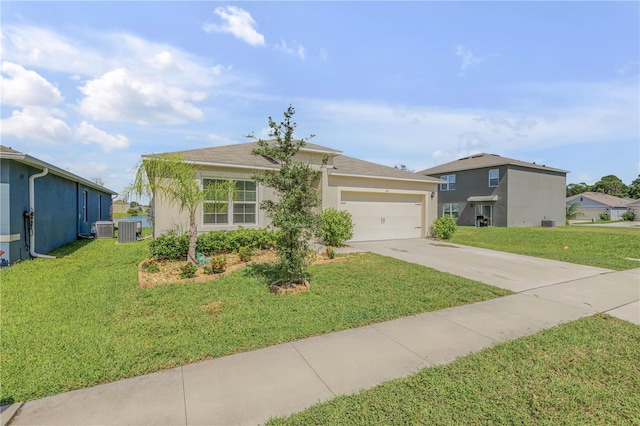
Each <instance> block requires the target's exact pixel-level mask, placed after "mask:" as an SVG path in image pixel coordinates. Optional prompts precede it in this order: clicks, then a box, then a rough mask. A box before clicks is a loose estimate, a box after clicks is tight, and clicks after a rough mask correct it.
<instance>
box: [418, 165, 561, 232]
mask: <svg viewBox="0 0 640 426" xmlns="http://www.w3.org/2000/svg"><path fill="white" fill-rule="evenodd" d="M418 173H420V174H422V175H427V176H432V177H434V178H440V179H442V180H443V181H444V183H442V184H440V188H439V192H438V216H439V217H440V216H443V215H450V216H452V217H453V218H455V219H456V220H457V223H458V225H463V226H474V225H475V226H509V227H518V226H541V225H542V222H543V221H555V222H556V223H558V224H564V221H565V216H566V215H565V193H566V177H567V173H568V172H567V171H566V170H561V169H556V168H552V167H547V166H546V165H543V164H535V163H528V162H525V161H520V160H514V159H512V158H506V157H501V156H499V155H495V154H486V153H482V154H475V155H471V156H468V157H464V158H461V159H459V160H455V161H451V162H449V163H446V164H442V165H439V166H436V167H432V168H429V169H426V170H422V171H420V172H418ZM545 224H549V225H551V224H552V222H546V223H545Z"/></svg>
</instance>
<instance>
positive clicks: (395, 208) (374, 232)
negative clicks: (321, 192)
mask: <svg viewBox="0 0 640 426" xmlns="http://www.w3.org/2000/svg"><path fill="white" fill-rule="evenodd" d="M422 199H423V197H422V196H421V195H414V194H383V193H367V192H347V191H343V192H342V194H341V202H340V209H341V210H346V211H348V212H349V213H351V216H352V220H353V238H352V241H368V240H391V239H396V238H420V236H421V235H420V234H421V231H422Z"/></svg>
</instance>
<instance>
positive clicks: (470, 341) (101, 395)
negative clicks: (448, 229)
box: [11, 240, 640, 425]
mask: <svg viewBox="0 0 640 426" xmlns="http://www.w3.org/2000/svg"><path fill="white" fill-rule="evenodd" d="M409 241H413V240H409ZM385 244H386V243H385ZM387 245H388V244H387ZM395 247H396V248H398V246H395ZM437 248H438V246H436V250H437ZM440 248H442V249H449V250H456V249H455V248H450V247H440ZM399 253H402V252H399ZM423 254H424V253H423ZM475 256H477V254H476V255H469V258H473V257H475ZM514 256H515V255H514ZM507 257H508V259H507V260H508V261H509V263H510V264H511V263H512V262H513V264H514V265H517V264H518V262H524V263H525V264H526V262H527V261H529V260H527V259H518V258H517V257H509V256H507ZM458 261H459V262H460V257H458ZM465 261H466V256H465ZM485 261H486V260H485ZM557 263H561V262H557ZM542 264H543V265H544V266H543V267H542V268H546V267H551V266H552V265H549V264H547V263H546V262H542ZM458 265H459V267H460V263H459V264H458ZM538 265H540V264H538ZM573 266H575V265H568V264H562V265H555V266H554V267H555V268H559V269H558V270H559V271H565V272H567V271H571V273H569V272H567V274H566V275H564V276H561V277H560V280H563V281H562V282H549V280H550V277H548V278H547V277H546V275H547V274H548V271H547V270H539V274H540V275H541V278H540V281H538V282H537V284H538V285H537V286H536V285H534V281H535V280H534V278H533V277H526V276H521V277H519V278H518V277H515V279H517V280H518V282H517V287H518V288H520V287H523V290H525V291H523V292H521V293H519V294H514V295H511V296H507V297H502V298H498V299H493V300H489V301H485V302H480V303H474V304H471V305H465V306H460V307H455V308H449V309H445V310H442V311H438V312H431V313H425V314H420V315H415V316H410V317H405V318H400V319H396V320H393V321H388V322H384V323H378V324H373V325H370V326H366V327H360V328H356V329H351V330H346V331H341V332H336V333H331V334H327V335H322V336H317V337H312V338H308V339H303V340H300V341H296V342H291V343H286V344H282V345H277V346H273V347H269V348H266V349H262V350H258V351H253V352H246V353H240V354H237V355H231V356H227V357H223V358H218V359H214V360H210V361H204V362H199V363H196V364H192V365H186V366H183V367H178V368H174V369H172V370H167V371H162V372H159V373H154V374H150V375H146V376H141V377H135V378H131V379H126V380H121V381H118V382H114V383H109V384H105V385H101V386H96V387H93V388H88V389H80V390H76V391H72V392H67V393H64V394H60V395H56V396H52V397H48V398H43V399H40V400H36V401H30V402H27V403H26V404H24V406H23V407H22V408H21V409H20V410H19V412H18V413H17V415H16V417H15V418H14V419H13V421H12V422H11V425H53V424H56V425H60V424H65V425H89V424H118V425H120V424H141V425H142V424H153V425H205V424H206V425H229V424H258V423H262V422H264V421H266V420H268V419H269V418H270V417H272V416H282V415H287V414H290V413H294V412H297V411H300V410H303V409H305V408H307V407H309V406H311V405H313V404H315V403H317V402H320V401H326V400H328V399H331V398H333V397H334V396H336V395H340V394H349V393H352V392H355V391H357V390H359V389H364V388H369V387H372V386H375V385H377V384H379V383H381V382H382V381H385V380H390V379H394V378H398V377H404V376H407V375H410V374H412V373H415V372H417V371H419V370H420V369H422V368H424V367H428V366H431V365H439V364H445V363H448V362H451V361H453V360H455V359H456V358H458V357H462V356H465V355H467V354H469V353H472V352H475V351H478V350H480V349H483V348H486V347H489V346H491V345H494V344H495V343H497V342H502V341H506V340H510V339H514V338H517V337H521V336H526V335H530V334H533V333H536V332H538V331H540V330H542V329H544V328H548V327H552V326H554V325H557V324H560V323H562V322H567V321H572V320H575V319H578V318H581V317H584V316H589V315H593V314H595V313H597V312H611V313H618V314H619V315H621V317H625V316H626V317H627V319H628V320H631V321H632V322H635V323H636V324H640V281H639V280H640V269H635V270H631V271H623V272H613V271H607V270H600V269H598V268H589V267H584V269H573ZM538 267H540V266H538ZM538 267H536V268H535V269H538ZM485 268H490V266H486V267H485ZM469 270H470V271H471V272H470V273H472V274H481V275H484V276H487V277H488V276H491V272H490V271H486V270H485V271H480V272H478V271H475V269H474V268H470V269H469ZM517 270H518V269H517V266H514V270H513V271H511V272H509V271H507V272H500V273H499V274H494V275H504V274H505V273H506V274H507V275H509V274H514V275H515V274H516V272H517ZM521 272H522V274H528V273H529V270H528V269H526V268H525V269H522V270H521ZM458 275H463V274H458ZM505 277H506V278H503V277H495V279H496V281H498V282H500V281H502V280H506V281H509V278H508V277H507V276H506V275H505ZM576 277H577V278H576ZM565 278H567V279H565ZM494 285H495V284H494ZM507 288H508V287H507Z"/></svg>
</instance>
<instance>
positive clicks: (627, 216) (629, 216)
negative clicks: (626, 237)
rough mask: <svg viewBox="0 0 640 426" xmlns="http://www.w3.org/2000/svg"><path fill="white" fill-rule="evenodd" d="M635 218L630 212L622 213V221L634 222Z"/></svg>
mask: <svg viewBox="0 0 640 426" xmlns="http://www.w3.org/2000/svg"><path fill="white" fill-rule="evenodd" d="M635 218H636V214H635V213H634V212H632V211H628V212H624V213H623V214H622V219H623V220H634V219H635Z"/></svg>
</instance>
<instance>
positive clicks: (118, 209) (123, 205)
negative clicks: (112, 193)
mask: <svg viewBox="0 0 640 426" xmlns="http://www.w3.org/2000/svg"><path fill="white" fill-rule="evenodd" d="M130 208H131V205H130V204H129V203H127V202H126V201H124V200H115V201H114V202H113V209H112V211H113V213H119V214H124V213H126V212H128V211H129V209H130Z"/></svg>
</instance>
